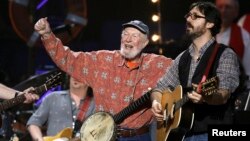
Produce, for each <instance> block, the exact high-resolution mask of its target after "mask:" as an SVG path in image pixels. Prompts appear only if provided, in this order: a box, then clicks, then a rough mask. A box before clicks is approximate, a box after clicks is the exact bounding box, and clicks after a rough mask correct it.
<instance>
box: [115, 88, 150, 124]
mask: <svg viewBox="0 0 250 141" xmlns="http://www.w3.org/2000/svg"><path fill="white" fill-rule="evenodd" d="M151 92H152V89H151V90H149V91H148V92H146V93H145V94H144V95H142V96H141V97H140V98H138V99H137V100H136V101H134V102H133V103H131V104H130V105H128V106H127V107H126V108H124V109H123V110H122V111H120V112H119V113H117V114H116V115H114V116H113V118H114V121H115V123H116V124H120V123H122V122H123V120H124V119H126V118H127V117H128V116H129V115H130V114H132V113H134V112H136V111H137V110H138V108H141V107H142V106H145V103H146V102H149V101H150V94H151Z"/></svg>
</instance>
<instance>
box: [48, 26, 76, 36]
mask: <svg viewBox="0 0 250 141" xmlns="http://www.w3.org/2000/svg"><path fill="white" fill-rule="evenodd" d="M74 26H75V24H73V23H72V24H62V25H59V26H57V27H54V28H52V29H51V30H52V32H53V33H60V32H64V31H67V32H68V33H69V34H70V35H72V33H71V28H73V27H74Z"/></svg>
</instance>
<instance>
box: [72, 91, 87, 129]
mask: <svg viewBox="0 0 250 141" xmlns="http://www.w3.org/2000/svg"><path fill="white" fill-rule="evenodd" d="M90 102H91V97H90V96H88V95H87V96H86V98H85V99H84V101H83V102H81V105H80V106H79V111H78V114H77V118H76V120H75V128H74V133H77V131H78V130H79V129H80V127H81V125H82V122H83V120H84V118H85V115H86V113H87V111H88V109H89V105H90Z"/></svg>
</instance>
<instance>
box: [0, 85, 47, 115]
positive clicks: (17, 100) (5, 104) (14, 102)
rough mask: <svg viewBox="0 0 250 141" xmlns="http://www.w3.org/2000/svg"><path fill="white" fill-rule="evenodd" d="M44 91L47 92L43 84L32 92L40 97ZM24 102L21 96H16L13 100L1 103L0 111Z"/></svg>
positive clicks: (23, 97)
mask: <svg viewBox="0 0 250 141" xmlns="http://www.w3.org/2000/svg"><path fill="white" fill-rule="evenodd" d="M45 91H47V86H46V85H45V84H44V85H41V86H39V87H36V88H35V89H34V91H33V92H34V93H36V94H39V95H40V94H42V93H43V92H45ZM25 100H26V98H25V96H24V95H23V94H22V95H18V96H17V97H15V98H12V99H9V100H5V101H3V102H2V103H0V111H3V110H5V109H8V108H10V107H13V106H16V105H18V104H20V103H23V102H24V101H25Z"/></svg>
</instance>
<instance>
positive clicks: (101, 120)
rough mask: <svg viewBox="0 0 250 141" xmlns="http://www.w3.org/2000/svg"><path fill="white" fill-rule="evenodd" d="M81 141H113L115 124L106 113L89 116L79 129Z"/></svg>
mask: <svg viewBox="0 0 250 141" xmlns="http://www.w3.org/2000/svg"><path fill="white" fill-rule="evenodd" d="M80 138H81V141H114V140H115V139H116V124H115V122H114V119H113V117H112V116H111V115H110V114H109V113H106V112H97V113H95V114H92V115H91V116H89V117H88V118H87V119H86V120H85V121H84V122H83V124H82V127H81V129H80Z"/></svg>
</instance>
